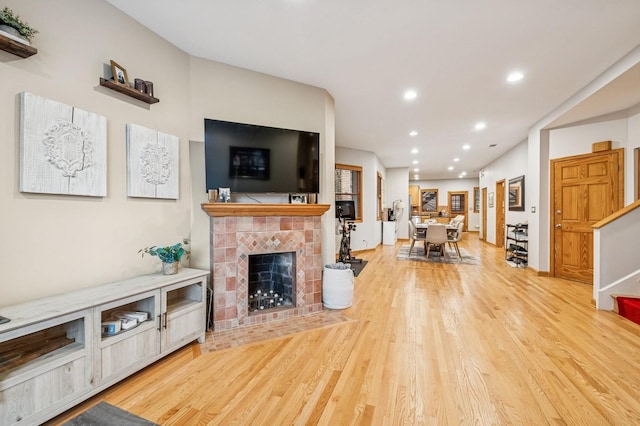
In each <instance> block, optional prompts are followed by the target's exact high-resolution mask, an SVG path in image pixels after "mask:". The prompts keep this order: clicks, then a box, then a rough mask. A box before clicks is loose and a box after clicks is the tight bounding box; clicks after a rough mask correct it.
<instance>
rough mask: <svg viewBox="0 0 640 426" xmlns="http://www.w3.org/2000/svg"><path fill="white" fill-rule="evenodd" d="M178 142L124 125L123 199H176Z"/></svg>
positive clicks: (142, 129) (143, 128)
mask: <svg viewBox="0 0 640 426" xmlns="http://www.w3.org/2000/svg"><path fill="white" fill-rule="evenodd" d="M178 149H179V139H178V137H177V136H172V135H168V134H166V133H162V132H159V131H157V130H153V129H147V128H146V127H142V126H139V125H137V124H127V186H128V188H127V195H129V196H130V197H145V198H171V199H177V198H178V195H179V194H178V192H179V183H180V180H179V177H180V176H179V169H178V164H179V150H178Z"/></svg>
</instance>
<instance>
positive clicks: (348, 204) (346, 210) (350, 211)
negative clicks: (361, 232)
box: [336, 200, 356, 220]
mask: <svg viewBox="0 0 640 426" xmlns="http://www.w3.org/2000/svg"><path fill="white" fill-rule="evenodd" d="M336 217H337V218H339V219H340V218H342V219H346V220H356V204H355V203H354V202H353V201H346V200H345V201H340V200H337V201H336Z"/></svg>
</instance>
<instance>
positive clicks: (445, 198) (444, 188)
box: [410, 178, 480, 232]
mask: <svg viewBox="0 0 640 426" xmlns="http://www.w3.org/2000/svg"><path fill="white" fill-rule="evenodd" d="M410 184H411V185H418V186H420V189H429V188H436V189H438V206H448V205H449V192H456V191H467V194H468V199H467V200H468V206H467V213H466V216H467V230H468V231H474V232H475V231H478V230H479V228H480V213H474V212H473V203H474V199H473V188H474V187H479V186H480V180H479V179H478V178H466V179H438V180H412V181H411V182H410Z"/></svg>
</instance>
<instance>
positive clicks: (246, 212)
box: [202, 203, 331, 217]
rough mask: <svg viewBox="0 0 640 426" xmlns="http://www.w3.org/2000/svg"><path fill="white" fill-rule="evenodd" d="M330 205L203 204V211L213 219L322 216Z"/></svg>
mask: <svg viewBox="0 0 640 426" xmlns="http://www.w3.org/2000/svg"><path fill="white" fill-rule="evenodd" d="M329 207H331V206H330V205H329V204H266V203H264V204H261V203H255V204H248V203H203V204H202V210H204V211H205V212H207V214H208V215H209V216H211V217H227V216H322V215H323V214H324V213H325V212H326V211H327V210H329Z"/></svg>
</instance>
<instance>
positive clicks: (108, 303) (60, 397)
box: [0, 268, 209, 425]
mask: <svg viewBox="0 0 640 426" xmlns="http://www.w3.org/2000/svg"><path fill="white" fill-rule="evenodd" d="M208 274H209V272H208V271H201V270H196V269H188V268H185V269H182V270H181V271H180V272H179V273H178V274H176V275H161V274H153V275H145V276H141V277H135V278H131V279H127V280H123V281H118V282H114V283H109V284H104V285H101V286H96V287H89V288H86V289H82V290H79V291H74V292H70V293H65V294H61V295H57V296H52V297H47V298H43V299H38V300H35V301H32V302H27V303H22V304H19V305H14V306H7V307H0V315H2V316H4V317H7V318H9V319H10V320H11V321H10V322H8V323H5V324H0V425H23V424H24V425H27V424H28V425H32V424H40V423H42V422H44V421H46V420H48V419H50V418H52V417H54V416H56V415H58V414H60V413H62V412H64V411H65V410H68V409H69V408H71V407H73V406H74V405H76V404H78V403H80V402H82V401H83V400H85V399H87V398H89V397H90V396H92V395H94V394H96V393H98V392H100V391H102V390H104V389H105V388H107V387H109V386H111V385H113V384H114V383H116V382H117V381H119V380H122V379H124V378H126V377H128V376H130V375H131V374H133V373H135V372H136V371H138V370H140V369H141V368H143V367H145V366H147V365H149V364H151V363H152V362H154V361H157V360H158V359H160V358H162V357H163V356H165V355H167V354H168V353H169V352H171V351H174V350H176V349H178V348H180V347H182V346H184V345H185V344H187V343H189V342H192V341H193V340H196V339H198V340H199V341H200V342H204V333H205V328H206V323H207V322H206V287H207V277H208ZM120 311H136V312H146V313H147V314H148V319H147V320H146V321H144V322H141V323H139V324H138V325H137V326H135V327H133V328H130V329H127V330H122V331H120V332H119V333H117V334H115V335H108V336H106V335H102V327H101V324H102V322H103V321H106V320H108V319H110V318H112V317H113V316H114V315H115V314H116V313H117V312H120Z"/></svg>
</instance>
